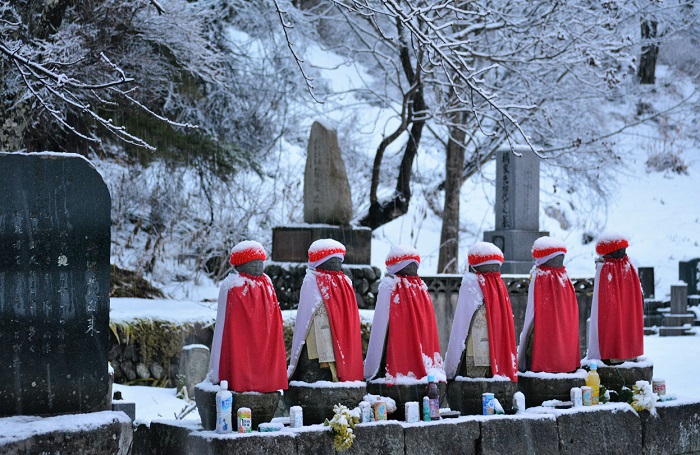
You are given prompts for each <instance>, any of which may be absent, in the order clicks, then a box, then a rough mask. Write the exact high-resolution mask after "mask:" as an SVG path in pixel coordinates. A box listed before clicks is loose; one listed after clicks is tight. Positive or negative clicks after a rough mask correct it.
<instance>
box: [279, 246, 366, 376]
mask: <svg viewBox="0 0 700 455" xmlns="http://www.w3.org/2000/svg"><path fill="white" fill-rule="evenodd" d="M308 255H309V266H308V268H307V270H306V277H305V278H304V282H303V284H302V286H301V291H300V296H299V307H298V309H297V319H296V323H295V326H294V337H293V339H292V353H291V359H290V365H289V368H288V371H287V375H288V377H289V380H290V381H303V382H316V381H333V382H339V381H340V382H344V381H361V380H362V368H363V362H362V334H361V327H360V315H359V311H358V308H357V300H356V298H355V291H354V289H353V287H352V283H351V281H350V279H349V278H348V277H347V276H346V275H345V274H344V273H343V272H342V271H341V266H342V262H343V258H344V257H345V246H344V245H343V244H342V243H340V242H337V241H335V240H332V239H321V240H316V241H315V242H313V243H312V244H311V246H310V247H309V253H308Z"/></svg>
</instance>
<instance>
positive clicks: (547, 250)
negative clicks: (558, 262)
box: [531, 235, 566, 265]
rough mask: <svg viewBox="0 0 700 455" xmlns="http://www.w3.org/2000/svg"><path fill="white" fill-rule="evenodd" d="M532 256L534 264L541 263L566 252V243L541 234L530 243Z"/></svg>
mask: <svg viewBox="0 0 700 455" xmlns="http://www.w3.org/2000/svg"><path fill="white" fill-rule="evenodd" d="M531 252H532V257H533V258H535V264H536V265H542V264H544V263H545V262H547V261H549V260H550V259H552V258H553V257H556V256H559V255H560V254H566V244H565V243H564V242H562V241H561V240H559V239H555V238H553V237H548V236H546V235H545V236H543V237H540V238H539V239H537V240H535V243H533V244H532V251H531Z"/></svg>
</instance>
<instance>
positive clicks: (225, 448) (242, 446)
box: [187, 431, 297, 455]
mask: <svg viewBox="0 0 700 455" xmlns="http://www.w3.org/2000/svg"><path fill="white" fill-rule="evenodd" d="M294 440H295V436H294V435H293V434H291V433H289V432H279V433H248V434H238V433H230V434H226V435H220V434H217V433H214V432H213V431H195V432H192V433H190V435H189V437H188V440H187V448H188V453H189V454H195V455H242V454H245V455H269V454H275V455H296V453H297V451H296V446H295V441H294Z"/></svg>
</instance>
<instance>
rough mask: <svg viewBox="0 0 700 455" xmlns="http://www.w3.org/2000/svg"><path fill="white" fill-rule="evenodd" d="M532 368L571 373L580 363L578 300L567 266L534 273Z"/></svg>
mask: <svg viewBox="0 0 700 455" xmlns="http://www.w3.org/2000/svg"><path fill="white" fill-rule="evenodd" d="M535 273H536V274H537V275H536V276H535V283H534V284H535V285H534V288H535V290H534V291H535V292H534V294H535V295H534V296H533V297H534V309H535V319H534V321H533V324H534V328H533V346H532V367H531V370H532V371H544V372H547V373H568V372H571V371H574V370H576V368H578V366H579V364H580V360H581V359H580V357H581V352H580V346H579V338H578V302H577V301H576V292H575V291H574V286H573V285H572V284H571V280H570V279H569V276H568V275H567V274H566V268H565V267H547V266H539V267H538V270H537V271H536V272H535Z"/></svg>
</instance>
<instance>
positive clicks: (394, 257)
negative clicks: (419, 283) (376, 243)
mask: <svg viewBox="0 0 700 455" xmlns="http://www.w3.org/2000/svg"><path fill="white" fill-rule="evenodd" d="M404 259H416V260H417V261H418V262H420V253H419V252H418V250H417V249H415V248H413V247H412V246H409V245H394V246H393V247H391V249H390V250H389V254H387V256H386V262H387V263H388V264H390V263H395V262H399V261H402V260H404Z"/></svg>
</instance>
